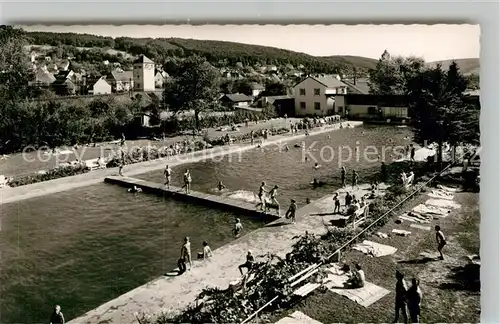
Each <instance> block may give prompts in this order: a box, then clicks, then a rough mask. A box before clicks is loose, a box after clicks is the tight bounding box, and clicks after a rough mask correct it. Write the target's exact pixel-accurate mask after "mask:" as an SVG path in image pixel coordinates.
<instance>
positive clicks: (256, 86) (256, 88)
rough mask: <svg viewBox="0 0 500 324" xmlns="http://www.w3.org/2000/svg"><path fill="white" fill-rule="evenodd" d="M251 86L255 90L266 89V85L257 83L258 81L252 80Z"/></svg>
mask: <svg viewBox="0 0 500 324" xmlns="http://www.w3.org/2000/svg"><path fill="white" fill-rule="evenodd" d="M251 87H252V89H253V90H264V89H265V87H264V86H263V85H262V84H260V83H257V82H252V84H251Z"/></svg>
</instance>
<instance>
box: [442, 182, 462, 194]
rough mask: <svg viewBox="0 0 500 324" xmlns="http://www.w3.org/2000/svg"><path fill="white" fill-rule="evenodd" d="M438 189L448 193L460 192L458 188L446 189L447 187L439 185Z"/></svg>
mask: <svg viewBox="0 0 500 324" xmlns="http://www.w3.org/2000/svg"><path fill="white" fill-rule="evenodd" d="M437 187H438V188H439V189H441V190H443V191H447V192H452V193H453V192H458V191H459V190H458V189H456V188H450V187H446V186H443V185H439V184H438V185H437Z"/></svg>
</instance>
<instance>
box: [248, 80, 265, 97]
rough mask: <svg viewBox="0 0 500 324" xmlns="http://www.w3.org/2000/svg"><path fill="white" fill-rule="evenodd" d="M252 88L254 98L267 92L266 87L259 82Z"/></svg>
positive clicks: (252, 85)
mask: <svg viewBox="0 0 500 324" xmlns="http://www.w3.org/2000/svg"><path fill="white" fill-rule="evenodd" d="M251 87H252V97H258V96H259V95H260V94H261V93H262V91H264V90H266V87H264V86H263V85H262V84H259V83H257V82H253V83H252V84H251Z"/></svg>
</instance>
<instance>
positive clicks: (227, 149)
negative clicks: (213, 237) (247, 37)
mask: <svg viewBox="0 0 500 324" xmlns="http://www.w3.org/2000/svg"><path fill="white" fill-rule="evenodd" d="M347 124H350V125H351V126H352V127H357V126H361V125H362V124H363V122H358V121H349V122H342V125H343V127H346V125H347ZM338 125H339V124H337V125H326V126H322V127H320V128H317V129H314V130H312V131H311V132H310V133H309V134H310V136H314V135H318V134H322V133H327V132H331V131H334V130H338V129H339V127H338ZM305 137H306V135H305V134H297V135H291V134H290V133H287V134H283V135H275V136H271V137H269V139H268V140H267V141H265V142H264V143H263V144H262V147H266V146H271V145H278V144H279V143H280V142H284V141H291V140H298V139H303V138H305ZM255 148H256V145H253V146H252V145H250V144H249V143H241V144H233V145H227V146H216V147H214V148H211V149H206V150H202V151H197V152H192V153H187V154H182V155H178V156H174V157H171V158H169V159H167V158H162V159H157V160H151V161H144V162H139V163H134V164H129V165H126V166H125V167H124V169H123V173H124V174H125V175H127V176H134V175H138V174H142V173H147V172H152V171H156V170H160V169H162V168H164V167H165V164H167V163H168V164H169V165H170V166H171V167H173V166H177V165H182V164H185V163H195V162H199V161H203V160H206V159H210V158H215V157H219V156H223V155H228V154H236V153H242V152H246V151H249V150H252V149H255ZM117 174H118V168H110V169H103V170H96V171H92V172H88V173H84V174H79V175H75V176H70V177H64V178H59V179H54V180H49V181H44V182H39V183H34V184H30V185H25V186H19V187H15V188H2V189H0V205H2V204H8V203H12V202H16V201H21V200H25V199H30V198H35V197H41V196H44V195H49V194H54V193H58V192H62V191H66V190H71V189H76V188H81V187H86V186H90V185H95V184H98V183H101V182H102V181H103V179H104V178H105V177H108V176H113V175H117Z"/></svg>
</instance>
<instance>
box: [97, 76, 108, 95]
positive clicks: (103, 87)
mask: <svg viewBox="0 0 500 324" xmlns="http://www.w3.org/2000/svg"><path fill="white" fill-rule="evenodd" d="M92 94H93V95H103V94H111V84H109V83H108V82H107V81H106V79H105V78H104V77H100V78H99V79H98V80H97V81H96V82H95V83H94V84H93V85H92Z"/></svg>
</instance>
